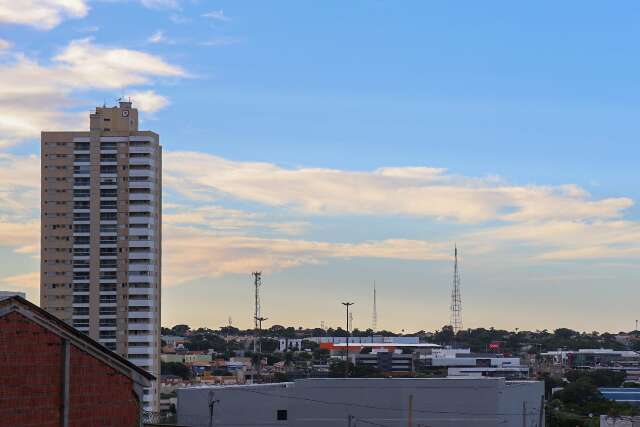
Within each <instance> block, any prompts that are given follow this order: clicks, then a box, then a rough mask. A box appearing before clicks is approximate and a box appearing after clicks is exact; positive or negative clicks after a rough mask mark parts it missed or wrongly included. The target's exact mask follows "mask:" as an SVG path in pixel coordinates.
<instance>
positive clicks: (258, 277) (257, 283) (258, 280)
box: [251, 271, 262, 352]
mask: <svg viewBox="0 0 640 427" xmlns="http://www.w3.org/2000/svg"><path fill="white" fill-rule="evenodd" d="M251 275H252V276H253V286H254V288H255V294H254V304H255V305H254V311H253V329H254V331H255V333H257V332H258V319H259V318H260V317H262V313H261V310H260V287H261V286H262V272H261V271H254V272H253V273H251ZM256 344H257V338H256V337H255V334H254V339H253V351H254V352H255V351H256V350H257V345H256Z"/></svg>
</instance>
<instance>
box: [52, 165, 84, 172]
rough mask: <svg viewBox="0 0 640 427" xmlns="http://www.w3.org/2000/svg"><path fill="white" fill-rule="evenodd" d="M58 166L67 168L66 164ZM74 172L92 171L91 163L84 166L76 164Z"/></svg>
mask: <svg viewBox="0 0 640 427" xmlns="http://www.w3.org/2000/svg"><path fill="white" fill-rule="evenodd" d="M58 168H65V169H66V168H67V167H66V166H58ZM73 173H86V174H88V173H91V169H90V168H89V165H82V166H74V167H73Z"/></svg>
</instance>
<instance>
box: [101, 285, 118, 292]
mask: <svg viewBox="0 0 640 427" xmlns="http://www.w3.org/2000/svg"><path fill="white" fill-rule="evenodd" d="M115 291H116V284H115V283H100V292H115Z"/></svg>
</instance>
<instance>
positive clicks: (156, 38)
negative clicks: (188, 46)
mask: <svg viewBox="0 0 640 427" xmlns="http://www.w3.org/2000/svg"><path fill="white" fill-rule="evenodd" d="M166 40H167V38H166V37H165V35H164V31H162V30H158V31H156V32H155V33H153V34H152V35H151V36H149V38H148V39H147V41H148V42H149V43H163V42H165V41H166Z"/></svg>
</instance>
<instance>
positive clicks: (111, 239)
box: [100, 236, 118, 245]
mask: <svg viewBox="0 0 640 427" xmlns="http://www.w3.org/2000/svg"><path fill="white" fill-rule="evenodd" d="M117 241H118V236H100V243H101V244H103V245H115V244H116V243H117Z"/></svg>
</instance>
